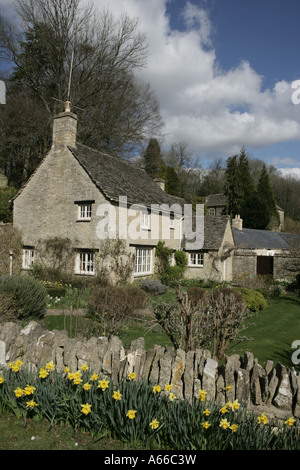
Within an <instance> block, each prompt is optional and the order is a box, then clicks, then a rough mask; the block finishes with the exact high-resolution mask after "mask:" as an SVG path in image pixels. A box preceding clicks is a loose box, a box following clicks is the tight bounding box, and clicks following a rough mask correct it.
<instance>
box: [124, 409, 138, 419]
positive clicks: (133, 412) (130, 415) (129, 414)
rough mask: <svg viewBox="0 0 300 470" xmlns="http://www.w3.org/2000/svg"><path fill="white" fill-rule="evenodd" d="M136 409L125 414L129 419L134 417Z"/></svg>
mask: <svg viewBox="0 0 300 470" xmlns="http://www.w3.org/2000/svg"><path fill="white" fill-rule="evenodd" d="M136 411H137V410H129V411H128V413H127V415H126V416H127V417H128V418H129V419H134V418H135V414H136Z"/></svg>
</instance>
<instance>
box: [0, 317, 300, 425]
mask: <svg viewBox="0 0 300 470" xmlns="http://www.w3.org/2000/svg"><path fill="white" fill-rule="evenodd" d="M17 359H22V361H23V362H24V364H27V365H30V366H31V367H33V368H34V369H36V370H37V369H38V368H39V367H40V366H42V365H45V364H46V363H47V362H49V361H51V360H52V361H53V362H54V364H55V366H56V370H57V371H61V372H63V371H64V369H65V367H66V366H68V367H69V368H70V370H71V371H72V372H74V371H76V370H78V369H79V368H80V367H81V365H82V364H84V363H86V364H87V365H88V366H89V368H90V370H91V371H93V372H97V373H98V372H101V373H102V374H103V375H105V376H106V377H107V378H109V379H110V380H111V381H113V382H118V381H121V380H122V379H124V378H127V376H128V374H130V373H131V372H135V374H136V376H137V379H142V378H145V379H146V380H148V381H149V382H151V383H153V384H160V385H161V386H162V387H164V386H165V384H167V383H172V385H173V388H172V391H173V392H174V393H175V395H176V397H178V398H184V399H191V398H192V397H193V396H198V394H199V390H201V389H204V390H205V391H206V392H207V398H208V399H211V398H213V399H216V400H218V401H220V403H221V404H224V403H226V402H227V401H233V400H235V399H237V400H238V401H239V402H240V403H246V404H247V405H248V407H249V409H251V410H256V409H257V410H259V411H261V409H264V410H268V412H270V413H271V414H272V415H273V416H275V417H277V418H282V419H283V418H284V417H286V416H287V417H289V416H291V415H294V416H295V417H296V418H300V374H299V373H298V374H297V373H296V372H295V370H294V369H287V368H286V367H285V366H283V365H282V364H277V365H275V364H274V363H273V362H272V361H267V363H266V365H265V367H262V366H261V365H259V364H258V361H257V360H256V359H255V358H254V356H253V354H252V353H249V352H246V353H245V354H244V356H243V357H242V356H239V355H232V356H229V357H226V361H225V365H222V366H220V365H219V364H218V363H217V362H216V361H215V360H214V359H212V358H211V355H210V352H209V351H207V350H202V349H197V350H195V351H188V352H185V351H183V350H180V349H179V350H175V349H174V348H171V347H170V348H169V347H162V346H155V347H154V348H151V349H148V350H146V349H145V343H144V339H143V338H139V339H137V340H135V341H133V342H132V343H131V346H130V348H129V349H128V350H125V349H124V347H123V345H122V343H121V341H120V339H119V338H117V337H112V338H111V339H110V340H108V338H106V337H99V338H96V337H92V338H90V339H88V340H86V339H76V338H75V339H73V338H69V337H68V334H67V332H66V331H54V332H51V331H47V330H44V329H43V328H42V327H41V326H40V325H39V324H38V323H36V322H31V323H30V324H29V325H28V326H26V327H25V328H23V329H22V328H21V327H20V326H19V325H17V324H15V323H11V322H7V323H2V324H0V369H1V368H2V369H3V368H5V367H7V365H8V363H9V362H14V361H16V360H17ZM226 385H231V386H232V388H231V390H229V391H225V387H226Z"/></svg>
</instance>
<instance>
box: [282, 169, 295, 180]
mask: <svg viewBox="0 0 300 470" xmlns="http://www.w3.org/2000/svg"><path fill="white" fill-rule="evenodd" d="M279 171H280V173H281V174H282V175H283V176H293V177H294V178H297V179H300V168H280V170H279Z"/></svg>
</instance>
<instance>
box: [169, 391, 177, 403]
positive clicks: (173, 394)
mask: <svg viewBox="0 0 300 470" xmlns="http://www.w3.org/2000/svg"><path fill="white" fill-rule="evenodd" d="M169 400H170V401H173V400H176V396H175V393H173V392H171V393H169Z"/></svg>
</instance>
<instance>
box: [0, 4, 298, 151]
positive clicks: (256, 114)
mask: <svg viewBox="0 0 300 470" xmlns="http://www.w3.org/2000/svg"><path fill="white" fill-rule="evenodd" d="M87 1H88V0H87ZM172 1H176V0H151V1H145V0H126V2H125V1H124V0H110V1H109V0H93V3H94V5H95V6H96V7H97V8H99V10H102V9H103V8H108V9H109V10H110V11H111V12H112V13H113V14H114V15H115V16H118V15H120V14H122V13H127V14H128V15H129V16H130V17H136V18H140V29H141V31H143V32H145V33H146V35H147V40H148V43H149V50H150V55H149V60H148V66H147V68H146V69H145V70H142V71H141V72H140V76H141V77H142V78H143V80H145V81H147V82H149V83H150V85H151V87H152V89H153V90H154V91H155V93H156V95H157V98H158V100H159V102H160V106H161V111H162V115H163V118H164V122H165V127H164V129H163V134H164V135H165V144H166V145H168V144H171V143H174V142H179V141H186V142H188V143H189V147H190V149H191V150H193V151H194V152H195V154H198V155H200V154H201V153H202V152H210V153H211V154H213V153H215V154H218V153H219V152H221V153H222V154H230V153H232V152H236V151H238V150H239V149H240V148H241V146H242V145H245V146H246V148H247V147H251V148H254V147H255V146H257V147H264V146H268V145H273V144H276V143H278V142H285V141H289V140H298V139H299V136H300V113H299V110H300V105H299V106H296V105H293V103H292V94H293V92H294V90H293V89H292V88H291V84H290V83H288V82H286V81H280V82H277V83H276V84H275V86H274V88H273V89H269V90H263V77H261V76H260V75H259V74H258V73H257V72H256V71H255V70H254V69H253V68H252V66H251V64H250V63H249V62H247V61H246V60H245V61H242V62H241V63H240V64H239V65H238V66H237V67H236V68H233V69H231V70H221V69H220V67H219V64H218V57H217V56H216V52H215V50H214V48H213V41H212V37H211V32H212V30H213V25H212V24H211V22H210V19H209V17H208V15H207V12H206V11H205V10H204V9H202V8H199V7H198V6H196V5H194V4H191V3H190V2H188V1H187V2H186V4H185V7H184V8H183V9H182V12H181V18H182V20H183V21H184V23H185V26H186V30H185V31H177V30H172V29H171V27H170V18H169V17H168V16H167V12H166V4H167V2H170V5H172ZM6 2H7V0H0V5H1V4H3V3H6Z"/></svg>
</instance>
